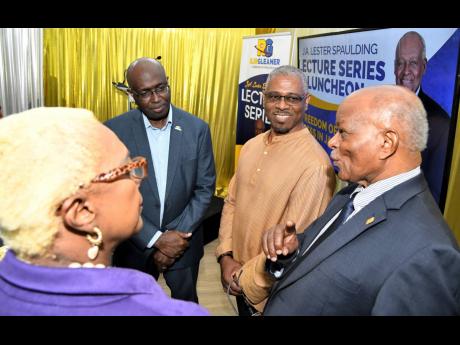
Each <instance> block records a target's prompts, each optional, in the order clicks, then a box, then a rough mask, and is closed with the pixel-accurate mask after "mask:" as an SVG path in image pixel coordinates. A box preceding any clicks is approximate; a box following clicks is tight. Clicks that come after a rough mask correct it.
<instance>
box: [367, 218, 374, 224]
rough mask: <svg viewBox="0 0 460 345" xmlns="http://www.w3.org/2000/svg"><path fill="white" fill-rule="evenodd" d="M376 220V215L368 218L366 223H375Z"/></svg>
mask: <svg viewBox="0 0 460 345" xmlns="http://www.w3.org/2000/svg"><path fill="white" fill-rule="evenodd" d="M374 220H375V217H370V218H367V220H366V225H369V224H370V223H373V222H374Z"/></svg>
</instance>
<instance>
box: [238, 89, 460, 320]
mask: <svg viewBox="0 0 460 345" xmlns="http://www.w3.org/2000/svg"><path fill="white" fill-rule="evenodd" d="M337 126H338V131H337V133H336V134H335V135H334V137H332V138H331V139H330V141H329V143H328V145H329V147H330V148H331V149H332V151H331V158H332V160H333V162H334V165H335V166H337V168H338V170H339V172H338V176H339V178H340V179H341V180H343V181H348V182H351V184H350V185H349V186H347V187H345V188H344V189H342V190H341V191H340V192H338V193H337V194H336V196H335V197H334V198H333V199H332V201H331V202H330V204H329V205H328V207H327V209H326V210H325V211H324V213H323V215H322V216H321V217H319V218H318V219H317V220H316V221H315V222H314V223H312V224H311V225H310V226H309V227H308V228H307V229H306V230H305V231H304V232H303V233H301V234H298V235H296V229H295V224H293V222H292V221H288V222H286V224H280V225H277V226H275V227H273V228H271V229H269V230H268V231H266V232H265V233H264V235H263V237H262V239H261V241H262V248H263V251H264V252H263V253H262V254H260V255H259V256H256V257H255V258H254V259H252V260H251V261H249V262H248V263H247V264H246V268H245V270H243V271H242V272H237V274H236V275H235V277H236V278H235V279H237V281H236V283H237V284H239V286H240V288H241V289H242V290H243V292H244V294H245V295H246V297H247V298H248V300H249V301H251V302H252V303H258V302H259V301H260V300H262V299H264V298H266V297H267V295H269V298H268V301H267V304H266V306H265V309H264V315H459V314H460V295H459V293H458V292H459V291H460V279H459V277H460V252H459V248H458V245H457V243H456V240H455V239H454V237H453V235H452V233H451V231H450V229H449V227H448V225H447V224H446V222H445V220H444V218H443V216H442V214H441V212H440V211H439V208H438V206H437V205H436V203H435V201H434V199H433V196H432V195H431V193H430V191H429V189H428V186H427V183H426V180H425V178H424V176H423V173H422V172H421V169H420V163H421V154H420V152H421V151H422V150H423V149H424V147H425V144H426V141H427V134H428V123H427V120H426V112H425V110H424V108H423V106H422V103H421V101H420V100H419V99H418V98H417V97H416V96H415V94H414V93H413V92H411V91H409V90H407V89H406V88H403V87H400V86H391V85H385V86H376V87H369V88H364V89H360V90H358V91H355V92H354V93H352V94H351V95H350V96H348V97H347V98H346V99H345V100H344V101H343V102H342V103H341V104H340V106H339V108H338V110H337ZM254 272H258V274H257V275H254Z"/></svg>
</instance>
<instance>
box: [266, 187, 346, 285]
mask: <svg viewBox="0 0 460 345" xmlns="http://www.w3.org/2000/svg"><path fill="white" fill-rule="evenodd" d="M348 198H349V195H340V194H337V195H336V196H335V197H334V199H333V200H332V201H331V204H330V205H329V206H328V208H327V209H326V210H325V211H324V214H323V216H322V217H320V218H318V219H317V220H316V221H315V222H314V223H313V224H312V225H311V226H310V227H309V228H308V229H307V230H306V231H305V233H304V234H305V235H304V238H303V240H302V242H301V243H300V249H299V253H303V252H304V251H305V249H307V248H308V246H309V245H310V243H311V242H312V241H313V240H314V239H315V238H316V236H318V234H319V232H320V231H321V229H322V228H323V227H324V226H325V225H326V224H327V222H329V221H330V220H331V218H332V217H333V216H334V215H335V214H336V213H337V212H339V210H340V209H341V208H342V207H343V205H345V203H346V202H347V201H348ZM299 255H300V254H299ZM301 259H302V258H300V257H299V259H298V260H301ZM297 265H299V263H295V262H294V263H293V264H292V265H291V266H290V267H287V270H286V272H285V273H284V275H283V277H282V278H281V279H280V280H278V281H276V282H275V284H274V285H273V291H275V290H276V289H277V288H278V286H281V285H282V284H283V282H284V281H285V280H286V278H287V277H289V275H290V273H291V270H293V269H295V267H297Z"/></svg>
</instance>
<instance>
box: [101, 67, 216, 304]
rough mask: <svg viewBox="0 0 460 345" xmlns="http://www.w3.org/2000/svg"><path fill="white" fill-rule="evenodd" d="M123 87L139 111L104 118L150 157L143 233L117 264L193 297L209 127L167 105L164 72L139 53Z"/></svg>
mask: <svg viewBox="0 0 460 345" xmlns="http://www.w3.org/2000/svg"><path fill="white" fill-rule="evenodd" d="M127 80H128V84H129V90H128V92H129V93H130V94H131V95H132V97H133V98H134V100H135V102H136V104H137V105H138V108H139V109H136V110H132V111H129V112H127V113H125V114H122V115H120V116H118V117H116V118H114V119H111V120H109V121H107V122H106V123H105V124H106V125H107V126H108V127H109V128H110V129H112V130H113V131H114V132H115V133H116V134H117V135H118V137H119V138H120V140H121V141H122V142H123V143H124V144H125V145H126V146H127V147H128V149H129V151H130V153H131V155H132V156H137V155H140V156H144V157H146V158H147V160H148V171H149V175H148V178H146V179H145V180H144V181H143V182H142V185H141V187H140V191H141V194H142V196H143V210H142V218H143V221H144V227H143V228H142V230H141V232H140V233H139V234H137V235H135V236H133V237H132V238H131V239H130V240H128V241H126V242H124V243H123V244H122V245H120V246H119V247H118V249H117V250H116V252H115V253H114V259H113V261H114V264H115V265H117V266H122V267H130V268H135V269H138V270H141V271H144V272H147V273H150V274H152V275H153V276H154V277H155V278H156V279H157V278H158V276H159V274H160V273H161V272H162V273H163V276H164V278H165V281H166V283H167V285H168V286H169V288H170V289H171V296H172V297H173V298H178V299H183V300H190V301H194V302H198V296H197V292H196V282H197V278H198V269H199V262H200V259H201V257H202V256H203V229H202V226H201V222H202V220H203V217H204V215H205V213H206V211H207V209H208V207H209V205H210V203H211V198H212V196H213V194H214V189H215V181H216V176H215V167H214V156H213V151H212V144H211V135H210V131H209V127H208V125H207V124H206V123H205V122H204V121H202V120H201V119H198V118H197V117H195V116H193V115H191V114H189V113H187V112H185V111H183V110H181V109H178V108H176V107H174V106H172V105H171V101H170V89H169V85H168V78H167V77H166V73H165V70H164V68H163V66H162V65H161V64H160V63H159V62H158V61H157V60H154V59H149V58H140V59H137V60H136V61H134V62H133V63H131V65H130V66H129V68H128V70H127Z"/></svg>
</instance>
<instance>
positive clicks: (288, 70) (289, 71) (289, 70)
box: [267, 65, 308, 94]
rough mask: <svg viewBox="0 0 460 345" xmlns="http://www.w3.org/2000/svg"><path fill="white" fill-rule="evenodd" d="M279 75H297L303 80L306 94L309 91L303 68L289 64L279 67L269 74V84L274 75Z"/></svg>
mask: <svg viewBox="0 0 460 345" xmlns="http://www.w3.org/2000/svg"><path fill="white" fill-rule="evenodd" d="M278 75H295V76H296V77H297V78H299V79H300V80H301V81H302V85H303V91H304V94H307V93H308V82H307V77H306V76H305V74H304V73H303V72H302V70H300V69H298V68H297V67H294V66H289V65H284V66H280V67H277V68H275V69H274V70H273V71H271V72H270V74H269V75H268V78H267V85H268V83H269V82H270V80H272V79H273V78H274V77H276V76H278Z"/></svg>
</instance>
